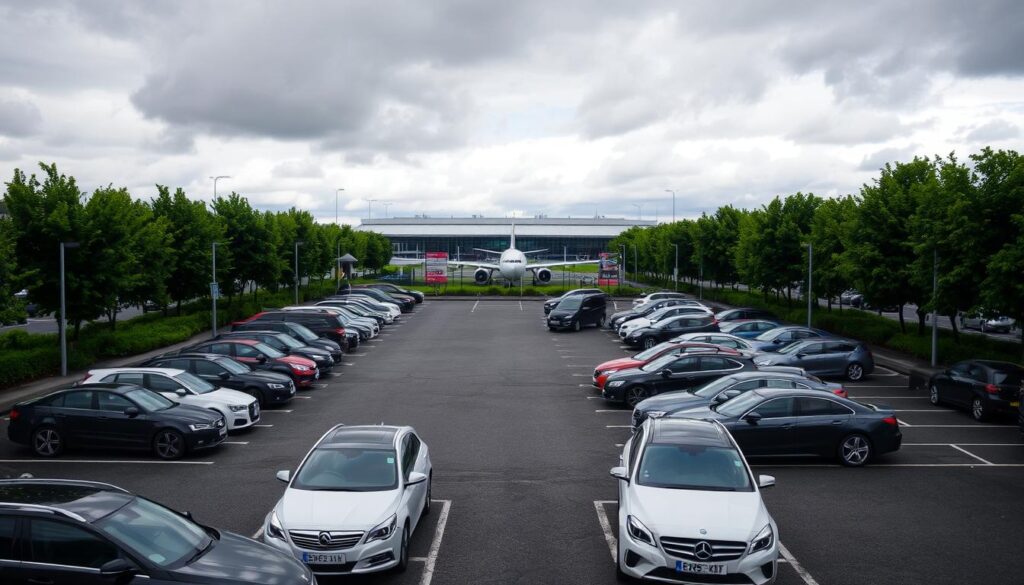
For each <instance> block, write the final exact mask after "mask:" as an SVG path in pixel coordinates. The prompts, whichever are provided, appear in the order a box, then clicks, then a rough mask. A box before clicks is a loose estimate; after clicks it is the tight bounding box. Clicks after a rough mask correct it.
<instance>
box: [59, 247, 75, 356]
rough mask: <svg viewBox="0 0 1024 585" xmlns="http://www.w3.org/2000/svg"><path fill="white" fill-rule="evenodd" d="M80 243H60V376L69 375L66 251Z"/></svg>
mask: <svg viewBox="0 0 1024 585" xmlns="http://www.w3.org/2000/svg"><path fill="white" fill-rule="evenodd" d="M78 246H79V243H78V242H61V243H60V375H61V376H67V375H68V316H67V307H66V306H65V303H64V250H66V249H74V248H77V247H78Z"/></svg>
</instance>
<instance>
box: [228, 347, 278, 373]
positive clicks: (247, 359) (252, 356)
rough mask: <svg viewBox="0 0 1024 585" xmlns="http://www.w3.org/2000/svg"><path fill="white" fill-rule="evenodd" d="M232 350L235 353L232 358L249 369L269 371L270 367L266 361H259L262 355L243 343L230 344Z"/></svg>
mask: <svg viewBox="0 0 1024 585" xmlns="http://www.w3.org/2000/svg"><path fill="white" fill-rule="evenodd" d="M231 346H232V349H233V350H234V352H235V355H234V358H235V359H236V360H238V361H240V362H242V363H244V364H246V365H248V366H249V367H250V368H256V369H259V370H269V369H270V365H269V363H270V362H268V361H266V360H263V361H262V362H261V361H260V358H261V357H264V356H263V354H262V353H260V351H259V350H258V349H256V348H255V347H253V346H251V345H245V344H244V343H232V344H231Z"/></svg>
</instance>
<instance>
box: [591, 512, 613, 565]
mask: <svg viewBox="0 0 1024 585" xmlns="http://www.w3.org/2000/svg"><path fill="white" fill-rule="evenodd" d="M616 503H617V502H616V501H615V500H594V509H595V510H597V523H598V524H600V525H601V532H603V533H604V541H605V542H607V543H608V552H610V553H612V562H613V563H614V562H617V561H618V559H617V558H616V553H615V546H616V543H617V542H618V541H617V539H616V537H615V535H614V534H612V525H611V524H610V523H609V522H608V513H607V512H605V509H604V506H605V504H616Z"/></svg>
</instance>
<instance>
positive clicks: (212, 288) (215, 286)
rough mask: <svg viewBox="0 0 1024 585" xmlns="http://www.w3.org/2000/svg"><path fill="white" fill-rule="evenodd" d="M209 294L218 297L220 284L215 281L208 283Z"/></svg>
mask: <svg viewBox="0 0 1024 585" xmlns="http://www.w3.org/2000/svg"><path fill="white" fill-rule="evenodd" d="M210 296H211V297H213V298H215V299H219V298H220V285H218V284H217V283H216V282H211V283H210Z"/></svg>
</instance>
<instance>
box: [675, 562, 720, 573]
mask: <svg viewBox="0 0 1024 585" xmlns="http://www.w3.org/2000/svg"><path fill="white" fill-rule="evenodd" d="M676 571H678V572H680V573H694V574H696V575H724V574H725V563H687V562H686V561H676Z"/></svg>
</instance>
